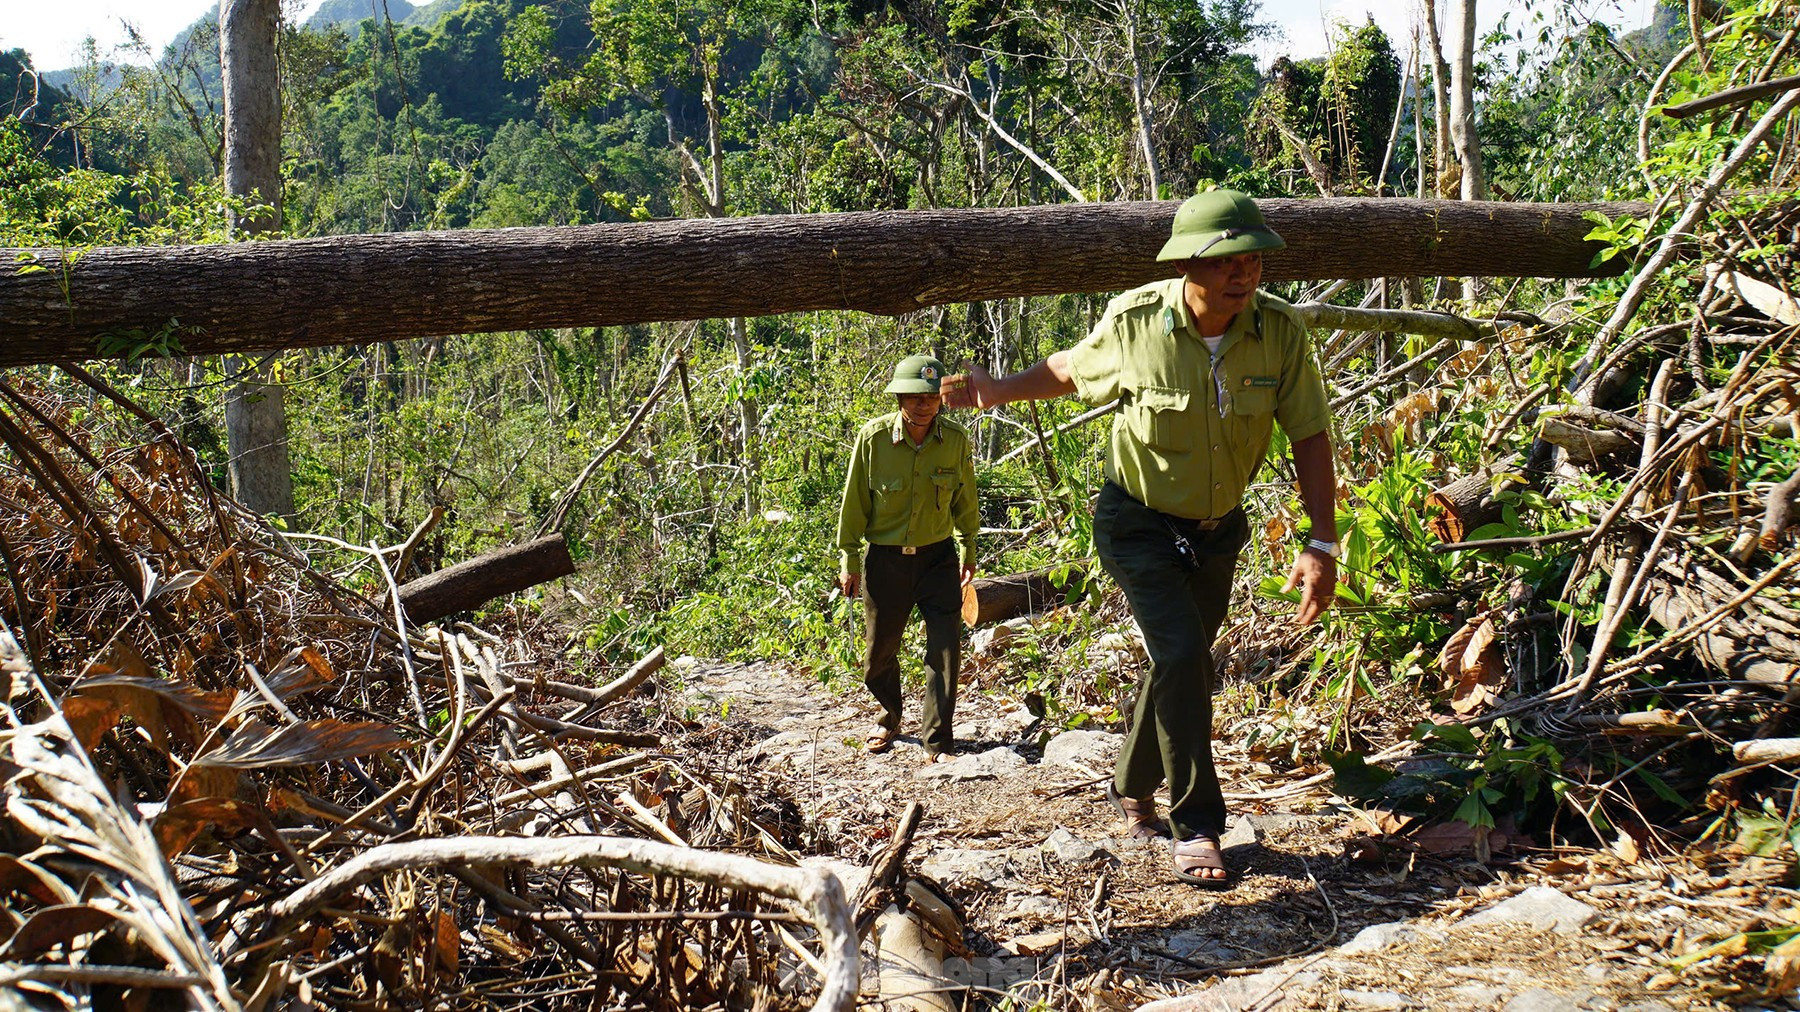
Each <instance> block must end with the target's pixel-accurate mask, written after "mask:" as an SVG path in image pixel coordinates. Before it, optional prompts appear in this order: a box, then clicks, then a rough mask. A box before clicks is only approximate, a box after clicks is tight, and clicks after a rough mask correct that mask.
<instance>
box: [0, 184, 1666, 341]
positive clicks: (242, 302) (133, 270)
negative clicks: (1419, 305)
mask: <svg viewBox="0 0 1800 1012" xmlns="http://www.w3.org/2000/svg"><path fill="white" fill-rule="evenodd" d="M1260 203H1261V206H1262V208H1263V210H1264V212H1265V214H1266V215H1267V217H1268V220H1269V224H1270V226H1271V227H1272V228H1274V229H1275V230H1277V231H1278V232H1280V233H1281V234H1282V236H1283V237H1284V238H1285V239H1286V240H1287V242H1288V248H1287V249H1286V250H1284V251H1282V252H1280V253H1276V254H1273V255H1271V256H1270V257H1269V258H1268V261H1267V266H1266V268H1265V269H1264V271H1263V277H1264V279H1265V280H1268V281H1288V280H1294V279H1301V278H1305V279H1319V278H1374V277H1381V276H1383V275H1419V276H1425V277H1439V276H1444V275H1453V276H1482V277H1592V276H1595V275H1597V274H1604V273H1610V272H1616V271H1618V270H1620V269H1621V267H1622V265H1623V264H1624V262H1625V261H1626V260H1627V259H1628V258H1626V257H1614V258H1613V259H1611V260H1609V261H1607V262H1606V263H1604V264H1602V265H1601V266H1600V267H1598V268H1595V267H1591V266H1589V261H1590V260H1591V259H1592V257H1593V255H1594V253H1595V251H1596V250H1597V249H1599V246H1598V244H1596V243H1593V242H1590V241H1588V240H1586V239H1584V238H1583V236H1585V235H1586V234H1587V233H1588V231H1589V230H1590V229H1592V228H1593V225H1592V224H1591V223H1590V222H1588V221H1586V220H1584V219H1583V218H1582V213H1583V212H1584V211H1588V210H1596V211H1599V212H1601V213H1603V214H1606V215H1608V216H1609V217H1614V218H1617V217H1619V216H1621V215H1636V216H1643V215H1645V214H1648V213H1649V207H1648V205H1645V204H1641V203H1610V204H1573V203H1571V204H1526V203H1500V202H1491V203H1484V204H1480V205H1470V204H1464V203H1462V202H1460V201H1438V200H1411V199H1407V200H1400V199H1381V200H1376V199H1366V198H1335V199H1322V200H1265V201H1261V202H1260ZM1176 206H1177V202H1176V201H1135V202H1126V203H1113V204H1098V203H1096V204H1079V205H1077V204H1057V205H1047V206H1041V207H1027V208H979V209H964V210H921V211H872V212H853V213H844V214H815V215H779V216H767V217H753V218H721V219H683V220H678V221H663V222H650V223H633V224H619V225H576V226H563V227H548V228H512V229H470V230H463V231H448V232H404V233H388V234H382V235H352V236H334V237H321V238H314V239H282V240H271V241H268V242H260V243H239V244H231V245H220V246H177V247H156V246H132V247H105V248H99V249H94V250H90V251H88V252H86V253H84V254H82V256H81V257H80V258H79V259H77V260H75V261H74V262H72V263H69V264H64V262H63V259H62V254H61V253H60V252H59V251H56V250H43V249H34V250H0V320H4V321H6V325H7V332H8V333H7V340H5V341H4V342H0V367H5V366H15V365H33V364H39V363H45V362H56V361H63V360H69V359H84V358H94V357H100V356H99V353H98V351H97V349H96V341H97V339H98V338H99V337H101V336H103V335H108V334H116V333H118V332H120V331H123V330H128V329H131V328H144V329H146V330H149V331H152V332H154V331H156V330H157V329H159V328H162V327H164V326H166V325H167V324H168V323H169V321H171V320H175V321H179V328H178V337H179V339H180V340H181V342H182V344H183V350H184V351H185V353H187V354H201V353H218V352H232V353H247V352H254V351H267V350H272V349H278V348H300V347H318V346H324V345H335V344H364V343H368V342H372V341H397V340H403V339H407V338H414V337H431V336H439V335H445V334H479V333H490V332H494V331H503V330H526V329H532V328H551V327H593V326H616V325H620V324H627V323H645V322H650V321H654V320H693V319H717V318H728V317H733V316H768V315H773V314H779V313H794V312H803V311H808V310H822V309H855V310H862V311H864V312H869V313H881V314H885V315H899V314H902V313H910V312H915V311H917V310H919V309H921V308H924V307H927V306H936V305H945V304H949V303H955V302H976V301H981V300H984V299H997V298H1014V297H1019V296H1029V295H1056V294H1064V293H1069V292H1104V291H1118V290H1122V289H1125V288H1131V287H1134V286H1136V285H1140V284H1143V283H1145V282H1148V281H1153V280H1156V279H1158V278H1165V277H1171V276H1173V274H1172V270H1171V268H1170V267H1169V265H1168V264H1159V263H1157V262H1156V260H1155V256H1156V251H1157V250H1158V249H1159V248H1161V246H1162V244H1163V241H1164V240H1165V239H1167V237H1168V231H1169V221H1170V219H1171V218H1172V217H1173V216H1174V212H1175V208H1176ZM21 257H22V258H23V259H21ZM32 267H42V268H45V269H44V270H36V271H30V272H26V273H22V271H26V270H27V269H28V268H32ZM65 267H66V269H67V272H66V274H67V281H68V291H67V294H66V295H65V293H64V290H63V287H62V279H63V278H64V276H65ZM721 277H728V278H729V279H730V283H729V284H721V283H720V280H719V279H720V278H721Z"/></svg>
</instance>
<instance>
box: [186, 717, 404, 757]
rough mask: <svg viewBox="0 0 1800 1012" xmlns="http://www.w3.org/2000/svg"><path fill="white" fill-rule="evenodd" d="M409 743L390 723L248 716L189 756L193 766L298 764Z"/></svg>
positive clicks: (357, 754)
mask: <svg viewBox="0 0 1800 1012" xmlns="http://www.w3.org/2000/svg"><path fill="white" fill-rule="evenodd" d="M409 744H410V743H409V742H408V741H407V740H406V739H405V738H402V737H400V734H399V732H398V731H396V730H395V729H394V727H393V726H392V725H390V724H381V723H377V722H375V721H343V720H336V719H334V718H330V717H325V718H320V719H317V720H309V721H306V722H305V723H302V724H285V725H282V726H280V727H270V726H269V725H268V724H265V723H263V722H262V721H261V720H258V719H256V718H255V717H251V718H249V719H247V720H245V721H244V723H243V724H242V725H241V726H240V727H238V729H237V730H236V731H233V732H232V733H231V737H230V738H228V739H226V741H225V743H224V744H223V745H221V746H219V747H218V748H216V749H213V750H212V751H210V752H208V753H206V754H205V755H202V756H200V757H199V758H198V759H196V760H194V764H195V765H196V766H200V765H204V766H225V767H231V768H233V769H259V768H264V767H269V766H303V765H307V764H310V763H321V762H332V761H334V760H339V759H353V758H355V757H357V756H363V755H368V754H370V753H371V752H384V751H388V750H390V749H396V748H405V747H407V746H408V745H409Z"/></svg>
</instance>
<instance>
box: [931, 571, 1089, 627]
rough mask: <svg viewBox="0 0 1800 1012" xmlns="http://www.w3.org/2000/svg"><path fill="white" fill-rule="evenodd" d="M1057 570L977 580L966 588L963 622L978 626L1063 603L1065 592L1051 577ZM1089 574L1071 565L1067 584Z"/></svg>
mask: <svg viewBox="0 0 1800 1012" xmlns="http://www.w3.org/2000/svg"><path fill="white" fill-rule="evenodd" d="M1053 572H1054V571H1053V570H1049V569H1040V570H1038V571H1036V572H1032V573H1014V574H1012V575H1010V576H996V577H993V578H992V579H983V580H975V581H973V582H971V583H970V584H969V585H968V586H965V587H964V588H963V589H962V620H963V625H966V626H978V625H986V624H988V623H989V622H1004V621H1006V620H1007V619H1009V618H1018V617H1019V616H1020V615H1029V614H1031V613H1032V612H1037V611H1043V610H1044V609H1046V608H1050V607H1054V606H1055V605H1058V604H1061V603H1062V600H1063V596H1064V590H1063V588H1062V587H1058V586H1057V585H1056V582H1055V581H1054V580H1053V579H1052V578H1051V577H1052V574H1053ZM1085 578H1086V574H1085V573H1083V572H1082V571H1081V570H1079V569H1070V570H1069V571H1068V576H1067V577H1066V578H1065V581H1064V582H1065V584H1067V583H1069V582H1078V581H1080V580H1082V579H1085Z"/></svg>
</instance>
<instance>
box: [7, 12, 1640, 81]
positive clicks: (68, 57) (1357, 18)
mask: <svg viewBox="0 0 1800 1012" xmlns="http://www.w3.org/2000/svg"><path fill="white" fill-rule="evenodd" d="M320 2H321V0H284V6H285V7H286V8H287V9H288V15H289V16H290V17H295V18H304V17H305V16H307V15H308V14H311V13H312V11H313V10H314V9H315V8H316V7H318V6H319V3H320ZM1450 2H1453V0H1440V4H1439V5H1440V6H1444V5H1446V4H1448V3H1450ZM1530 2H1532V0H1482V2H1480V3H1479V4H1478V5H1477V7H1476V10H1477V12H1478V13H1479V15H1480V20H1481V23H1482V27H1483V28H1484V29H1486V28H1488V27H1490V26H1492V25H1493V24H1494V23H1495V22H1496V21H1497V20H1498V18H1499V17H1500V15H1501V13H1502V12H1508V11H1510V12H1511V15H1512V18H1511V23H1512V24H1513V25H1514V26H1515V27H1516V26H1518V25H1519V24H1521V18H1522V15H1523V12H1524V11H1525V10H1526V8H1527V4H1528V3H1530ZM1654 3H1655V0H1573V2H1570V3H1550V2H1548V0H1535V6H1536V7H1537V9H1539V10H1545V11H1547V10H1550V9H1552V8H1563V7H1568V8H1573V9H1576V10H1578V11H1580V12H1581V13H1583V14H1585V15H1587V16H1590V17H1597V18H1598V19H1599V20H1601V21H1604V22H1606V23H1607V24H1610V25H1613V26H1615V27H1617V28H1620V29H1622V30H1624V31H1631V30H1634V29H1638V28H1642V27H1644V26H1645V25H1647V24H1649V22H1650V13H1651V11H1652V9H1653V7H1654ZM216 6H217V3H216V2H215V0H0V50H5V49H13V48H20V49H24V50H25V51H26V52H28V53H30V54H31V60H32V64H33V65H34V66H36V67H37V68H38V69H40V70H58V69H61V68H64V67H69V66H72V65H74V64H75V63H77V62H79V57H80V53H81V45H82V40H83V39H85V38H87V37H88V36H90V35H91V36H93V37H94V40H95V41H96V42H97V43H98V44H99V46H100V51H101V53H102V54H106V53H107V52H108V50H109V49H110V48H111V47H114V46H118V45H121V44H122V43H124V41H125V39H126V35H125V32H124V30H123V28H122V27H121V22H123V21H125V20H129V21H130V22H131V23H132V24H133V25H135V26H137V28H138V30H139V31H140V32H142V33H143V36H144V38H145V40H146V41H148V42H149V43H150V45H151V47H152V51H153V52H161V51H162V47H163V46H165V45H167V44H168V43H169V42H170V40H172V39H173V38H174V37H175V35H176V33H178V32H180V31H181V30H182V29H183V28H186V27H187V26H188V25H190V24H192V23H194V21H195V20H197V19H198V18H199V17H200V15H201V14H203V13H204V12H206V11H207V10H208V9H211V8H214V7H216ZM1421 9H1422V4H1421V3H1420V2H1419V0H1263V3H1262V19H1263V20H1264V21H1267V22H1272V23H1274V24H1276V25H1278V26H1280V28H1281V30H1282V38H1281V39H1280V40H1279V41H1270V42H1265V43H1264V44H1262V45H1260V46H1258V47H1257V57H1258V62H1259V63H1261V64H1263V65H1265V66H1266V65H1267V64H1268V63H1269V62H1270V61H1271V60H1273V59H1274V58H1275V57H1276V56H1278V55H1282V54H1284V53H1285V54H1286V55H1289V56H1293V57H1295V58H1304V57H1309V56H1321V55H1324V53H1325V51H1326V29H1325V26H1326V24H1327V23H1328V22H1330V21H1333V20H1342V21H1346V22H1348V23H1350V24H1351V25H1353V26H1356V25H1361V24H1362V23H1363V20H1364V18H1366V17H1367V16H1368V15H1369V14H1370V13H1373V14H1374V15H1375V23H1376V24H1379V25H1380V26H1381V27H1382V29H1383V30H1385V31H1386V32H1387V33H1388V37H1389V38H1391V39H1393V40H1394V48H1395V51H1396V52H1398V53H1400V54H1402V55H1401V59H1402V60H1405V59H1406V56H1405V53H1406V52H1407V51H1408V50H1409V48H1410V42H1409V41H1408V40H1410V39H1411V37H1412V27H1411V26H1412V23H1413V21H1414V19H1415V17H1416V16H1417V15H1416V13H1415V12H1417V11H1418V10H1421Z"/></svg>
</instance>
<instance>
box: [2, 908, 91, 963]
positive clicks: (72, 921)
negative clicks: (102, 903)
mask: <svg viewBox="0 0 1800 1012" xmlns="http://www.w3.org/2000/svg"><path fill="white" fill-rule="evenodd" d="M118 921H119V917H118V915H117V914H115V913H113V912H112V911H110V910H105V909H102V908H99V907H93V906H89V905H87V904H85V903H71V904H65V905H62V906H54V907H45V908H44V909H42V910H39V911H37V912H36V913H34V914H32V915H31V917H30V918H28V919H27V920H26V921H25V923H24V924H22V925H20V926H19V930H17V931H15V932H13V936H12V937H11V938H9V939H7V940H6V945H5V946H4V947H0V959H4V960H8V961H12V962H24V961H26V960H30V959H35V958H36V957H38V956H40V955H42V954H43V953H45V952H48V951H49V950H51V949H53V948H55V947H57V946H59V945H66V944H68V943H69V942H71V941H73V940H74V939H76V938H78V937H80V936H81V935H86V934H89V933H91V932H95V931H101V930H104V929H105V928H108V927H111V926H112V925H114V924H116V923H118Z"/></svg>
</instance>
